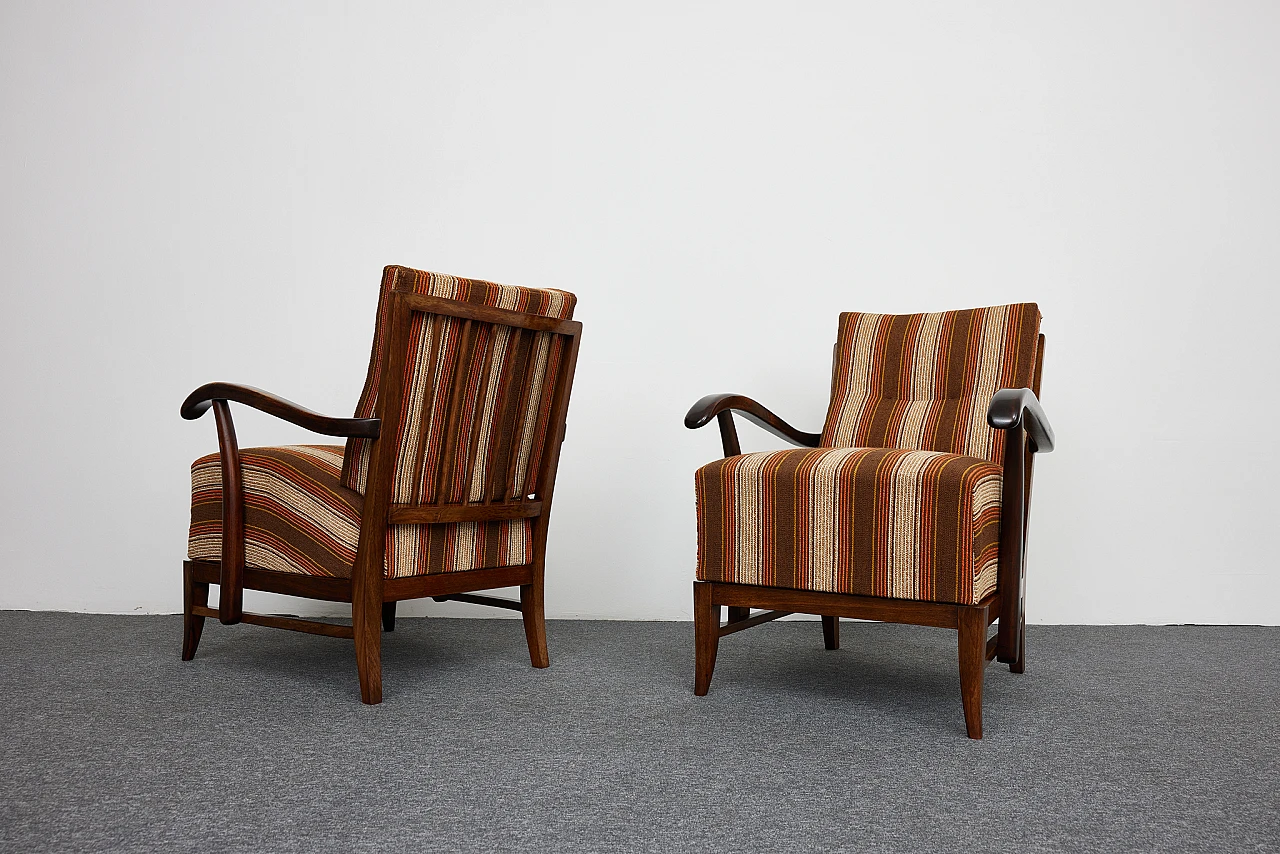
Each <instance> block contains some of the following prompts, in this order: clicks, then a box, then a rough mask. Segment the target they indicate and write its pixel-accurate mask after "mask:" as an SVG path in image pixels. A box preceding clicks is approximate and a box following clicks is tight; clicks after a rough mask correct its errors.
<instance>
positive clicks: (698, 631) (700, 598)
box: [693, 581, 720, 697]
mask: <svg viewBox="0 0 1280 854" xmlns="http://www.w3.org/2000/svg"><path fill="white" fill-rule="evenodd" d="M711 587H712V585H711V582H709V581H695V582H694V583H693V635H694V671H693V693H694V694H695V695H697V696H699V697H705V696H706V695H707V691H708V690H710V688H711V674H712V673H713V672H714V671H715V669H716V648H717V646H718V645H719V642H720V631H719V629H720V606H719V605H716V604H714V603H713V602H712V601H711Z"/></svg>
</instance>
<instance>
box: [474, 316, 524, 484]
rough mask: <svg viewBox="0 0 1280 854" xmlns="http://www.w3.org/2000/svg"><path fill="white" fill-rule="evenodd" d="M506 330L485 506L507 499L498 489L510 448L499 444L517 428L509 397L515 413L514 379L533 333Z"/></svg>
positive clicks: (516, 385) (518, 387)
mask: <svg viewBox="0 0 1280 854" xmlns="http://www.w3.org/2000/svg"><path fill="white" fill-rule="evenodd" d="M509 328H510V329H511V342H510V344H509V349H510V352H511V358H510V359H509V360H507V363H506V364H505V365H504V366H503V372H502V374H503V390H502V400H501V401H500V403H499V405H498V406H497V407H496V412H497V417H498V425H497V431H496V432H497V435H498V437H499V444H498V446H497V447H495V448H494V449H493V452H492V454H491V455H490V458H491V460H492V461H493V465H492V466H491V467H490V468H489V470H488V472H486V480H487V481H488V482H487V483H486V484H485V491H484V496H485V503H487V504H492V503H500V502H504V501H505V500H506V496H504V495H503V494H502V492H501V489H502V484H503V483H504V482H505V481H506V477H507V470H506V467H505V461H507V460H509V458H510V455H511V447H510V445H509V444H507V445H504V444H502V442H503V441H504V440H505V441H507V442H510V441H512V439H511V437H512V434H513V431H514V430H515V427H516V425H515V423H513V422H512V419H513V418H516V417H518V415H514V414H513V410H512V400H511V396H512V394H514V395H515V396H516V401H515V406H516V409H518V408H519V401H520V396H521V393H522V391H523V389H522V387H521V385H520V383H519V381H518V379H517V377H516V372H517V367H518V366H519V365H520V363H521V362H520V359H521V353H522V351H523V350H525V349H526V348H527V346H528V344H529V342H530V341H532V340H533V333H532V332H530V331H528V330H525V329H520V328H518V327H514V326H513V327H509Z"/></svg>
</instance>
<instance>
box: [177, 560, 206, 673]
mask: <svg viewBox="0 0 1280 854" xmlns="http://www.w3.org/2000/svg"><path fill="white" fill-rule="evenodd" d="M197 605H202V606H204V607H208V606H209V585H208V584H207V583H205V582H203V581H196V580H195V579H194V578H193V574H192V570H191V567H190V566H188V565H187V564H183V566H182V660H183V661H190V660H191V659H193V658H195V657H196V647H198V646H200V634H201V632H203V631H204V617H198V616H196V615H195V614H193V613H191V611H192V609H193V608H194V607H195V606H197Z"/></svg>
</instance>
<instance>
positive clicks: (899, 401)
mask: <svg viewBox="0 0 1280 854" xmlns="http://www.w3.org/2000/svg"><path fill="white" fill-rule="evenodd" d="M1039 329H1040V312H1039V310H1038V309H1037V307H1036V306H1035V304H1033V303H1022V304H1018V305H1002V306H993V307H990V308H975V309H968V310H965V311H948V312H941V313H937V314H898V315H893V314H860V313H853V312H849V313H845V314H841V315H840V336H839V339H838V341H837V344H836V359H835V369H834V372H833V381H832V394H831V405H830V408H829V409H828V412H827V423H826V426H825V428H824V429H823V431H822V444H823V446H825V447H836V448H841V447H844V448H848V447H852V448H907V449H913V450H927V451H947V452H949V453H953V454H963V455H966V456H973V457H981V458H982V459H986V460H991V461H992V462H997V461H999V460H1000V459H1001V454H1002V453H1003V451H1004V444H1003V443H1004V437H1003V435H1002V434H1000V433H999V431H996V430H992V429H991V428H990V427H989V426H988V425H987V419H986V413H987V407H988V406H989V405H990V403H991V398H992V396H993V395H994V394H995V393H996V391H997V390H999V389H1002V388H1024V387H1029V386H1030V384H1031V374H1032V371H1033V370H1034V366H1035V353H1036V338H1037V335H1038V334H1039Z"/></svg>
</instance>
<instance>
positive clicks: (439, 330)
mask: <svg viewBox="0 0 1280 854" xmlns="http://www.w3.org/2000/svg"><path fill="white" fill-rule="evenodd" d="M422 322H423V323H427V322H430V323H431V352H430V353H429V356H430V361H429V362H428V364H427V379H426V382H425V383H424V384H423V389H424V393H423V395H422V409H421V410H420V412H419V415H418V419H419V420H418V445H417V447H416V448H415V449H414V452H413V478H412V480H410V481H409V483H410V490H411V492H410V495H411V496H412V497H413V499H414V500H416V501H422V500H424V499H425V498H426V496H424V495H423V494H422V465H423V461H424V460H425V458H426V455H427V444H428V441H429V440H430V438H431V417H432V415H433V414H434V412H435V407H434V404H435V399H436V392H435V379H436V365H437V364H438V363H439V361H440V351H441V348H442V347H443V346H444V345H443V343H442V340H443V338H444V333H445V330H446V329H447V328H448V321H447V320H445V318H443V317H442V316H440V315H438V314H433V315H431V316H430V317H429V318H428V317H423V318H422Z"/></svg>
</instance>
